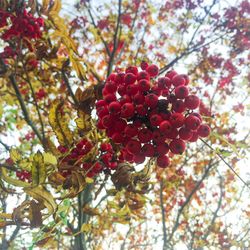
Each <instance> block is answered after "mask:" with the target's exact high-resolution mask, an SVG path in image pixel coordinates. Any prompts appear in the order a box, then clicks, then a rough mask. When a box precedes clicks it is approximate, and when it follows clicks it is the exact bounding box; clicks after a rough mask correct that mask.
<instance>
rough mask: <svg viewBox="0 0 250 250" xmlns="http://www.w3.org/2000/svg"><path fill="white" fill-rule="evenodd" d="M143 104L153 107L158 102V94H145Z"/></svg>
mask: <svg viewBox="0 0 250 250" xmlns="http://www.w3.org/2000/svg"><path fill="white" fill-rule="evenodd" d="M145 104H146V105H147V106H148V107H150V108H151V109H152V108H155V107H156V106H157V104H158V96H157V95H155V94H148V95H146V96H145Z"/></svg>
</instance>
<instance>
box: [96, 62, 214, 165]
mask: <svg viewBox="0 0 250 250" xmlns="http://www.w3.org/2000/svg"><path fill="white" fill-rule="evenodd" d="M141 69H142V71H140V72H139V71H138V68H137V67H135V66H130V67H128V68H127V69H126V71H125V72H121V71H120V72H117V73H112V74H111V75H110V76H109V77H108V79H107V81H106V83H105V86H104V88H103V91H102V94H103V99H102V100H99V101H97V102H96V109H97V115H98V118H99V119H98V123H97V126H98V128H99V129H103V130H105V131H106V134H107V136H108V137H109V138H110V139H111V141H112V142H113V143H114V144H117V146H118V148H119V150H120V156H119V160H120V161H129V162H131V163H137V164H139V163H143V162H144V161H145V158H146V157H150V158H151V157H156V161H157V165H158V166H159V167H166V166H168V165H169V164H170V160H169V157H168V156H167V153H168V152H169V151H170V152H171V153H172V154H182V153H183V152H184V151H185V148H186V143H185V141H188V142H194V141H197V139H198V138H199V137H206V136H208V135H209V133H210V128H209V126H208V125H206V124H203V123H202V118H201V116H200V114H199V113H198V112H194V110H195V109H197V108H198V107H199V104H200V100H199V98H198V97H197V96H196V95H193V94H190V93H189V88H188V87H187V85H188V83H189V78H188V76H187V75H183V74H177V73H176V72H175V71H174V70H172V71H169V72H167V74H166V75H165V76H164V77H158V79H157V78H156V77H157V76H158V74H159V69H158V67H157V66H156V65H154V64H152V65H148V64H147V63H146V62H143V63H142V64H141ZM170 155H171V154H170Z"/></svg>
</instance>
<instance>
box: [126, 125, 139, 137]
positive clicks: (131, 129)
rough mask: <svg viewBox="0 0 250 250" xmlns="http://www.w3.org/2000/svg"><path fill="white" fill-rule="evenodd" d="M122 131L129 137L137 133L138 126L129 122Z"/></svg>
mask: <svg viewBox="0 0 250 250" xmlns="http://www.w3.org/2000/svg"><path fill="white" fill-rule="evenodd" d="M124 132H125V135H126V136H127V137H130V138H131V137H134V136H136V135H137V133H138V128H137V127H136V126H135V125H134V124H129V125H127V126H126V128H125V130H124Z"/></svg>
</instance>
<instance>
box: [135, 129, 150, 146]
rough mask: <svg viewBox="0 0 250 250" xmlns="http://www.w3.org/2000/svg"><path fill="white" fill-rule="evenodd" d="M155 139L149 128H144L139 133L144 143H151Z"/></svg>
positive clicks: (139, 137)
mask: <svg viewBox="0 0 250 250" xmlns="http://www.w3.org/2000/svg"><path fill="white" fill-rule="evenodd" d="M152 138H153V133H152V132H151V131H150V130H149V129H148V128H143V129H141V130H139V132H138V139H139V140H140V142H142V143H146V142H149V141H150V140H151V139H152Z"/></svg>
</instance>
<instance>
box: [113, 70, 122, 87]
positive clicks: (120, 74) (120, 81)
mask: <svg viewBox="0 0 250 250" xmlns="http://www.w3.org/2000/svg"><path fill="white" fill-rule="evenodd" d="M124 77H125V74H124V73H118V74H117V75H116V77H115V80H114V81H115V83H116V84H117V85H121V84H123V83H124Z"/></svg>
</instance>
